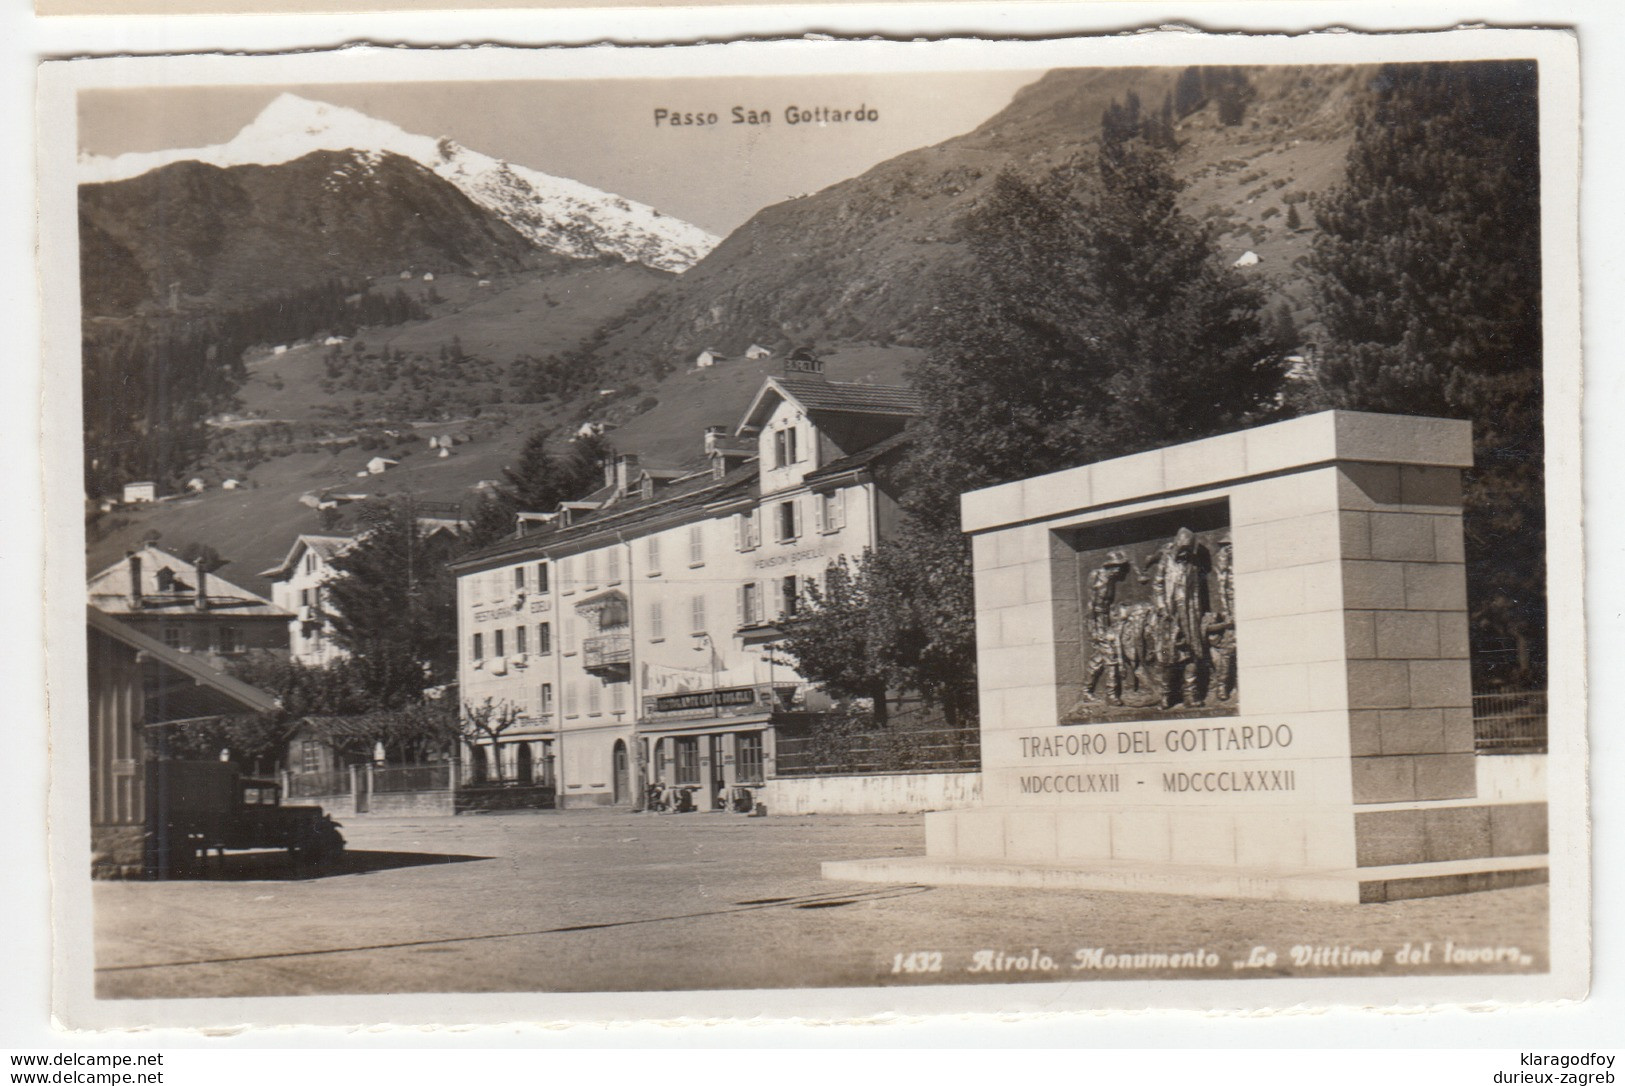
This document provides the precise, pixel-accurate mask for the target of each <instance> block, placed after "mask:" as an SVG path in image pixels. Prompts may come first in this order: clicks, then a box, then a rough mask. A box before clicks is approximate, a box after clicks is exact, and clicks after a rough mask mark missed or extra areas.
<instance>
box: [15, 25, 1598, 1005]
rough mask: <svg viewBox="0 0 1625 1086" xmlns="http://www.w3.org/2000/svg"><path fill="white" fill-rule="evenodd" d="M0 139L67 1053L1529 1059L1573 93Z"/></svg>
mask: <svg viewBox="0 0 1625 1086" xmlns="http://www.w3.org/2000/svg"><path fill="white" fill-rule="evenodd" d="M41 87H42V93H41V99H40V115H39V117H40V131H41V133H42V137H41V146H40V157H41V209H42V215H43V242H44V243H43V245H42V250H41V251H42V253H43V254H44V255H43V257H42V260H43V282H44V291H45V299H46V324H45V328H46V337H47V344H46V349H47V355H46V357H47V372H48V374H49V377H48V382H47V384H48V404H47V411H48V415H49V417H48V420H47V421H48V425H47V440H48V446H47V463H48V464H49V465H50V470H51V472H52V477H51V480H50V484H51V485H50V486H49V487H48V493H49V494H50V496H51V497H50V501H51V506H50V508H49V510H48V514H49V518H50V519H49V530H50V532H51V538H52V539H53V540H56V541H58V542H60V543H61V544H62V545H61V546H57V547H54V548H53V549H52V561H53V562H54V567H53V568H52V570H51V589H52V599H51V623H50V631H49V632H50V655H51V668H52V670H51V690H50V696H51V707H52V719H51V721H50V728H51V737H52V749H53V756H52V757H53V765H52V772H53V788H52V797H53V799H52V802H53V811H52V816H53V821H52V826H53V837H52V841H51V849H52V857H53V865H54V870H53V878H54V880H55V886H56V892H57V895H58V896H57V902H56V915H57V945H56V948H55V953H56V962H57V978H56V991H57V1001H58V1006H57V1012H58V1015H59V1017H60V1019H61V1021H63V1022H64V1023H65V1024H68V1025H70V1026H75V1027H84V1028H121V1027H135V1026H151V1025H186V1026H216V1025H222V1024H230V1023H241V1022H254V1023H263V1024H274V1023H294V1024H298V1023H328V1024H344V1023H352V1024H354V1023H430V1024H450V1023H489V1022H524V1021H528V1022H551V1021H566V1020H570V1021H582V1020H599V1019H616V1018H619V1019H625V1018H728V1017H737V1016H745V1017H754V1016H758V1015H763V1014H765V1015H768V1016H770V1017H784V1018H799V1019H852V1018H855V1017H863V1016H865V1015H872V1014H879V1013H885V1012H897V1011H902V1012H905V1013H913V1012H929V1011H935V1010H945V1009H954V1010H960V1011H965V1010H970V1011H992V1012H1020V1011H1024V1010H1031V1009H1034V1008H1044V1009H1047V1010H1056V1009H1083V1008H1091V1009H1144V1008H1148V1007H1149V1008H1197V1009H1212V1010H1226V1009H1254V1008H1280V1007H1292V1006H1338V1005H1353V1006H1380V1007H1390V1006H1392V1007H1403V1006H1418V1005H1430V1004H1441V1003H1451V1004H1472V1005H1485V1004H1502V1005H1506V1004H1522V1003H1530V1002H1541V1001H1553V1000H1562V999H1572V998H1580V997H1582V996H1583V995H1584V993H1585V991H1586V987H1587V983H1588V960H1589V942H1588V940H1589V930H1590V915H1589V911H1588V909H1589V906H1588V901H1589V865H1590V850H1589V842H1588V837H1587V829H1586V811H1585V786H1584V782H1585V778H1586V744H1585V719H1586V717H1585V703H1584V695H1583V673H1584V667H1585V644H1584V634H1583V630H1584V622H1583V598H1582V595H1581V588H1580V586H1581V574H1582V552H1581V540H1580V535H1579V527H1578V526H1579V523H1580V516H1579V501H1580V459H1579V452H1578V450H1579V425H1578V423H1579V417H1580V407H1581V402H1580V357H1579V336H1578V332H1577V329H1578V309H1579V286H1578V270H1577V268H1578V259H1577V254H1576V252H1575V248H1574V239H1575V236H1576V233H1575V231H1576V214H1577V213H1576V207H1577V191H1578V190H1577V157H1578V135H1577V132H1578V129H1577V123H1578V115H1579V100H1578V82H1577V72H1576V55H1575V42H1574V39H1573V38H1572V37H1571V36H1570V35H1567V34H1563V33H1557V32H1534V31H1489V30H1484V31H1462V32H1452V33H1445V34H1418V35H1389V36H1384V37H1373V38H1366V37H1362V36H1359V35H1353V34H1346V33H1345V34H1328V35H1308V36H1303V37H1298V38H1278V37H1257V38H1247V37H1239V38H1235V37H1233V38H1225V39H1212V38H1208V37H1205V36H1202V35H1197V34H1193V33H1155V34H1145V35H1139V36H1131V37H1122V38H1112V39H1076V40H1051V41H1028V42H979V41H970V40H944V41H933V42H916V43H882V42H867V43H860V42H840V41H793V42H758V43H743V44H732V45H708V46H695V47H675V48H666V49H659V50H654V49H629V48H593V49H553V50H547V49H538V50H507V49H481V50H466V51H461V52H457V53H431V52H413V51H406V50H374V49H346V50H340V51H336V52H333V53H327V54H312V55H303V56H289V57H240V56H239V57H228V56H197V57H162V58H146V59H107V60H81V61H67V62H59V63H50V64H47V65H45V66H44V68H43V70H42V84H41ZM81 542H82V548H83V550H82V553H83V561H82V562H81V561H80V550H79V547H80V544H81ZM81 618H82V619H83V625H81V622H80V620H81Z"/></svg>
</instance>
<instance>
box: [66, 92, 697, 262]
mask: <svg viewBox="0 0 1625 1086" xmlns="http://www.w3.org/2000/svg"><path fill="white" fill-rule="evenodd" d="M346 150H354V151H361V152H377V153H388V154H396V155H400V156H401V157H403V158H407V159H410V160H412V161H413V162H416V163H418V165H420V166H422V167H424V168H425V169H428V170H432V171H433V172H434V173H436V174H438V175H439V176H440V177H442V178H444V179H445V180H446V181H448V182H450V183H451V184H453V185H455V186H456V187H457V188H458V189H460V190H462V192H463V194H464V195H466V196H467V197H468V198H469V199H471V200H473V201H474V202H475V203H476V204H479V205H480V206H482V207H485V208H487V209H489V210H491V211H494V212H495V213H496V214H498V215H499V216H501V217H502V218H503V219H504V220H506V221H507V223H508V224H509V225H510V226H512V227H513V228H514V229H515V230H517V231H518V232H519V233H520V234H521V235H523V236H524V237H525V238H527V239H529V240H530V241H531V242H532V243H533V244H535V245H536V246H538V247H539V248H542V249H545V250H547V251H549V252H555V253H562V254H564V255H566V256H576V257H595V256H617V257H620V258H622V259H624V260H630V261H636V262H638V263H641V264H645V265H648V266H649V267H652V268H660V269H663V270H666V271H683V270H684V269H686V268H688V267H689V266H691V265H693V264H694V263H695V262H697V261H698V260H699V259H700V258H701V257H703V256H705V254H706V253H708V252H710V251H711V249H712V248H713V247H715V246H716V244H717V242H718V240H719V239H718V238H716V237H715V236H713V235H712V234H709V233H707V232H706V231H704V230H701V229H700V228H699V227H697V226H694V225H693V224H691V223H686V222H683V221H682V220H680V219H674V218H672V217H670V216H667V215H662V214H661V213H660V212H659V211H656V210H655V209H654V208H652V207H649V206H648V205H646V204H639V203H636V202H634V201H631V200H627V199H625V198H624V197H621V196H616V195H614V194H613V193H608V192H604V191H602V190H600V189H595V188H593V187H592V186H590V185H585V184H582V183H581V182H579V181H572V180H569V179H568V178H563V177H554V176H553V175H551V174H546V173H542V172H541V171H540V170H532V169H529V168H528V167H525V166H519V165H515V164H513V163H509V162H504V161H502V160H500V159H496V158H492V157H491V156H490V155H485V154H481V153H480V152H478V151H471V150H469V149H468V148H466V147H463V146H462V145H460V144H458V143H456V142H455V141H453V140H450V139H435V138H434V137H432V136H422V135H417V134H415V133H412V132H407V131H406V130H405V129H402V128H400V127H399V126H397V125H394V124H391V123H390V122H388V121H381V120H379V119H377V118H375V117H369V116H367V115H366V114H365V113H362V112H360V111H359V110H354V109H349V108H346V107H344V106H335V105H330V104H328V103H326V102H315V101H311V100H310V99H308V98H301V97H299V96H298V95H296V94H288V93H283V94H280V95H278V96H277V97H276V98H275V99H273V100H272V101H271V103H270V104H269V105H267V106H266V107H265V108H264V109H263V110H261V111H260V114H259V116H257V117H255V118H254V120H253V121H251V122H249V124H247V125H246V126H244V127H243V129H242V130H241V131H239V132H238V133H237V134H236V135H235V136H233V137H232V138H231V139H230V140H228V141H227V142H225V143H221V144H215V145H214V146H211V147H194V148H185V149H174V150H164V151H133V152H129V153H126V154H122V155H117V156H100V155H81V156H80V158H79V180H80V182H81V183H85V184H90V183H95V182H104V181H121V180H124V179H126V178H130V177H137V176H139V175H141V174H144V173H147V172H148V171H150V170H154V169H157V168H159V167H161V166H167V165H169V164H170V163H173V162H187V161H190V162H203V163H207V164H209V165H213V166H219V167H222V168H229V167H232V166H249V165H259V166H273V165H278V164H281V163H284V162H292V161H293V160H294V159H297V158H302V157H303V156H305V155H308V154H310V153H311V152H313V151H346Z"/></svg>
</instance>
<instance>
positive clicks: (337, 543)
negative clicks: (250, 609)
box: [260, 534, 355, 581]
mask: <svg viewBox="0 0 1625 1086" xmlns="http://www.w3.org/2000/svg"><path fill="white" fill-rule="evenodd" d="M354 542H355V537H354V536H348V535H308V534H301V535H300V536H299V537H298V538H297V539H295V540H294V541H293V546H292V547H289V548H288V556H287V557H286V558H284V559H283V560H282V564H281V565H279V566H272V567H271V568H270V569H267V570H264V571H262V572H261V573H260V576H261V577H265V578H267V579H269V580H272V581H279V580H281V579H282V578H284V577H286V576H288V575H289V574H290V573H292V572H293V571H294V570H295V569H296V568H298V566H299V560H300V559H301V558H303V557H304V556H305V551H307V550H312V551H315V552H316V553H317V554H318V555H320V556H321V559H322V561H324V562H327V561H331V560H332V559H333V558H334V557H335V556H336V555H339V554H342V553H344V551H345V549H346V548H347V547H349V546H350V544H352V543H354Z"/></svg>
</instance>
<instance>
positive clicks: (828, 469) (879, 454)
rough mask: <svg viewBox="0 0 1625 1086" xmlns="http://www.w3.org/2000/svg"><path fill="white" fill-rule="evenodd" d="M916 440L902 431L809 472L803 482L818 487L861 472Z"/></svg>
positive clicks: (910, 433) (905, 431)
mask: <svg viewBox="0 0 1625 1086" xmlns="http://www.w3.org/2000/svg"><path fill="white" fill-rule="evenodd" d="M913 440H914V434H913V432H912V431H909V430H900V431H898V432H897V433H895V434H893V435H892V436H891V437H888V438H885V439H884V440H882V441H877V442H875V443H874V444H873V445H870V446H869V447H868V448H866V449H861V450H859V451H858V452H855V453H853V454H852V455H850V456H843V457H841V458H840V459H838V460H831V461H830V462H829V463H827V464H825V465H824V466H823V467H821V468H819V469H818V470H817V471H809V472H808V473H807V474H806V475H804V476H803V477H802V480H801V481H802V482H804V483H806V484H807V485H808V486H812V487H816V486H817V485H818V484H819V483H820V482H822V481H823V480H825V479H832V478H835V477H836V476H839V475H845V474H847V473H848V472H852V471H859V470H861V469H863V468H866V467H868V466H870V465H871V464H873V463H875V462H876V461H877V460H881V459H883V458H884V457H885V456H886V455H887V454H888V453H890V452H893V451H894V450H897V449H901V448H902V447H903V446H905V445H907V444H908V443H909V442H911V441H913Z"/></svg>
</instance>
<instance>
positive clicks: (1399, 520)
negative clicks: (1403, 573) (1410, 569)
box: [1368, 513, 1436, 562]
mask: <svg viewBox="0 0 1625 1086" xmlns="http://www.w3.org/2000/svg"><path fill="white" fill-rule="evenodd" d="M1368 516H1369V517H1370V524H1371V557H1373V558H1377V559H1381V560H1383V561H1388V562H1431V561H1433V560H1434V557H1435V555H1434V539H1435V531H1434V526H1433V522H1434V520H1435V519H1436V518H1434V517H1432V516H1430V515H1428V514H1426V513H1370V514H1368Z"/></svg>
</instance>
